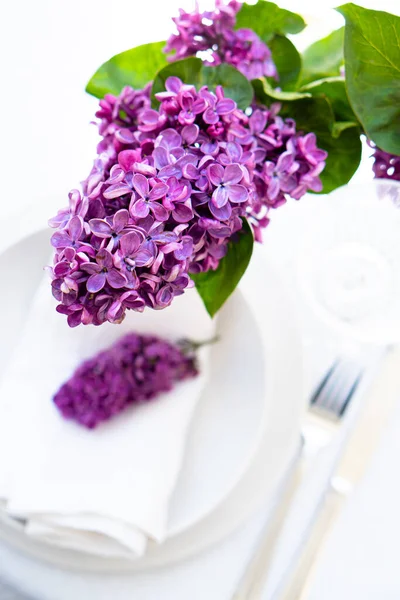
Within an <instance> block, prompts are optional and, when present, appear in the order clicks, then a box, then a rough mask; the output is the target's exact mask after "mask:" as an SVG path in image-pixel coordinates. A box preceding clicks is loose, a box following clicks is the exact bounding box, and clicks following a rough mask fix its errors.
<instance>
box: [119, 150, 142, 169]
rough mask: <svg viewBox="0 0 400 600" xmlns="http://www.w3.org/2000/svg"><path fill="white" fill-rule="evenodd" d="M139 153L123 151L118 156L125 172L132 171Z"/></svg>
mask: <svg viewBox="0 0 400 600" xmlns="http://www.w3.org/2000/svg"><path fill="white" fill-rule="evenodd" d="M137 155H138V153H137V152H136V151H135V150H122V152H120V153H119V154H118V162H119V164H120V165H121V167H122V168H123V170H124V171H131V170H132V167H133V165H134V164H135V162H136V161H137V159H138V156H137Z"/></svg>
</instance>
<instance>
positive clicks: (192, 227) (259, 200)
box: [51, 77, 327, 327]
mask: <svg viewBox="0 0 400 600" xmlns="http://www.w3.org/2000/svg"><path fill="white" fill-rule="evenodd" d="M157 99H158V100H159V101H160V107H159V109H158V110H154V109H151V108H150V99H149V88H148V87H147V88H146V89H145V90H142V91H134V90H131V89H130V88H125V89H124V90H123V91H122V93H121V95H120V96H119V97H115V96H111V95H107V96H106V97H105V98H104V100H101V102H100V110H99V111H98V113H97V117H99V118H100V125H99V130H100V133H101V135H102V140H101V141H100V144H99V146H98V153H99V154H98V157H97V159H96V160H95V162H94V166H93V169H92V171H91V173H90V174H89V177H88V178H87V179H86V181H85V182H83V186H82V187H83V193H80V192H79V191H77V190H73V191H72V192H71V193H70V196H69V200H70V206H69V208H68V209H64V210H61V211H59V213H58V215H57V216H56V217H55V218H54V219H52V221H51V224H52V226H53V227H57V230H56V232H55V233H54V234H53V236H52V245H53V247H54V250H55V256H54V264H53V268H52V290H53V295H54V297H55V298H56V299H57V300H58V301H59V304H58V306H57V310H58V312H60V313H62V314H65V315H66V316H67V319H68V324H69V325H70V326H71V327H75V326H77V325H79V324H81V323H82V324H85V325H86V324H93V325H101V324H102V323H104V322H105V321H109V322H112V323H119V322H121V321H122V319H123V318H124V316H125V313H126V310H136V311H143V310H144V308H145V307H150V308H153V309H162V308H165V307H167V306H169V304H171V302H172V300H173V298H174V297H175V296H177V295H180V294H183V293H184V291H185V289H186V288H187V287H190V286H192V285H193V283H192V280H191V279H190V274H191V273H198V272H202V271H208V270H210V269H212V270H215V269H216V268H217V267H218V265H219V262H220V260H221V258H223V256H224V255H225V253H226V251H227V246H228V242H229V240H230V238H231V237H232V236H233V235H234V234H235V233H236V232H237V231H239V230H240V229H241V227H242V225H243V222H242V219H243V218H246V219H248V221H249V223H250V224H251V226H252V227H253V231H254V234H255V237H256V239H257V240H258V241H261V229H262V228H263V227H265V226H266V225H267V224H268V213H269V210H270V209H271V208H276V207H278V206H280V205H282V204H283V203H284V202H285V201H286V198H287V197H288V196H291V197H292V198H295V199H298V198H300V197H301V196H302V195H303V194H304V193H305V192H306V191H307V190H309V189H311V190H313V191H320V190H321V187H322V184H321V181H320V179H319V174H320V172H321V171H322V169H323V168H324V166H325V163H324V160H325V158H326V156H327V154H326V152H325V151H323V150H320V149H319V148H317V146H316V138H315V136H314V134H307V135H302V134H301V133H299V132H297V131H296V125H295V123H294V121H293V120H291V119H283V118H281V117H280V116H279V114H278V113H279V105H277V104H273V105H272V106H271V107H270V108H269V109H267V108H265V107H254V108H253V109H252V113H251V115H250V116H248V115H246V114H245V113H244V112H243V111H242V110H240V109H238V108H237V106H236V104H235V102H234V101H233V100H231V99H230V98H225V96H224V92H223V89H222V88H221V86H218V87H217V89H216V91H215V93H214V92H211V91H210V90H208V88H207V87H203V88H201V89H200V90H199V91H196V89H195V88H194V87H193V86H191V85H186V84H183V83H182V82H181V81H180V79H178V78H177V77H169V78H168V79H167V81H166V89H165V91H163V92H161V93H159V94H157Z"/></svg>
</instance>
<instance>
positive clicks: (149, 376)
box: [54, 333, 198, 429]
mask: <svg viewBox="0 0 400 600" xmlns="http://www.w3.org/2000/svg"><path fill="white" fill-rule="evenodd" d="M193 348H195V345H193V346H192V345H191V344H190V343H189V344H188V343H185V344H182V345H180V344H173V343H171V342H167V341H166V340H163V339H161V338H158V337H154V336H143V335H138V334H136V333H130V334H128V335H126V336H125V337H123V338H121V339H120V340H118V341H117V342H116V343H115V344H114V345H113V346H112V347H111V348H109V349H108V350H104V351H103V352H100V353H99V354H97V355H96V356H94V357H93V358H90V359H89V360H86V361H85V362H83V363H82V364H81V365H80V366H79V367H78V368H77V370H76V371H75V373H74V374H73V375H72V377H71V378H70V379H69V380H68V381H67V382H66V383H64V385H63V386H62V387H61V388H60V389H59V390H58V392H57V393H56V394H55V396H54V403H55V404H56V406H57V408H58V409H59V410H60V412H61V414H62V415H63V417H65V418H66V419H73V420H74V421H76V422H77V423H79V424H80V425H83V426H84V427H87V428H89V429H93V428H94V427H96V426H97V425H99V423H101V422H102V421H107V420H108V419H110V418H111V417H113V416H115V415H117V414H118V413H120V412H121V411H123V410H124V409H126V408H128V407H129V406H132V405H135V404H140V403H142V402H147V401H149V400H152V399H153V398H155V397H156V396H158V395H159V394H161V393H162V392H168V391H170V390H171V389H172V388H173V386H174V384H175V383H176V382H178V381H182V380H184V379H189V378H191V377H196V375H198V369H197V364H196V359H195V354H194V352H193Z"/></svg>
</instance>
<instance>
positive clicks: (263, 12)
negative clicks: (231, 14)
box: [236, 0, 306, 42]
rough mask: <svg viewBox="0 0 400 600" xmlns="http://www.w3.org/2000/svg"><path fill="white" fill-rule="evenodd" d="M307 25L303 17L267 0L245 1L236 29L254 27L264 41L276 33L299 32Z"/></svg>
mask: <svg viewBox="0 0 400 600" xmlns="http://www.w3.org/2000/svg"><path fill="white" fill-rule="evenodd" d="M305 26H306V24H305V22H304V19H303V17H301V16H300V15H297V14H296V13H293V12H291V11H290V10H286V9H284V8H279V6H278V5H277V4H274V3H273V2H267V0H258V2H257V4H252V5H249V4H246V3H243V6H242V8H241V9H240V11H239V12H238V14H237V18H236V29H241V28H246V29H252V30H253V31H255V32H256V33H257V35H259V36H260V38H261V39H262V40H264V42H269V40H270V39H271V38H272V37H273V36H274V34H275V33H280V34H283V35H284V34H286V33H299V32H300V31H302V30H303V29H304V27H305Z"/></svg>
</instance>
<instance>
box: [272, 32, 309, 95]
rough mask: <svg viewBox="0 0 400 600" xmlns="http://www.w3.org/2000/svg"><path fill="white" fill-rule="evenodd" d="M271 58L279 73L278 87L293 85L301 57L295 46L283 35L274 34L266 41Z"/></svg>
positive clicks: (291, 86)
mask: <svg viewBox="0 0 400 600" xmlns="http://www.w3.org/2000/svg"><path fill="white" fill-rule="evenodd" d="M268 46H269V49H270V50H271V53H272V59H273V61H274V63H275V65H276V68H277V70H278V73H279V87H280V88H282V89H283V90H286V89H291V88H293V87H295V85H296V83H297V80H298V78H299V75H300V71H301V57H300V54H299V53H298V51H297V49H296V46H294V44H292V42H291V41H290V40H289V39H288V38H287V37H285V36H284V35H275V36H274V37H273V38H272V39H271V40H270V42H268Z"/></svg>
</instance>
